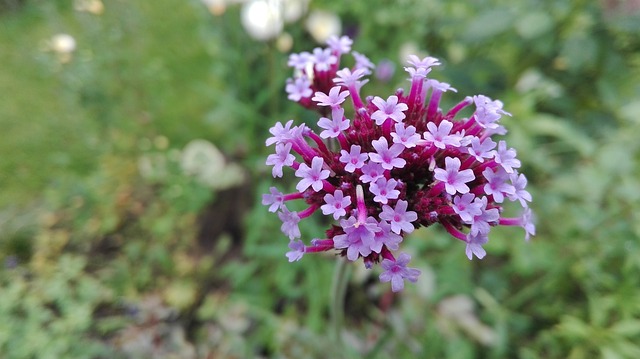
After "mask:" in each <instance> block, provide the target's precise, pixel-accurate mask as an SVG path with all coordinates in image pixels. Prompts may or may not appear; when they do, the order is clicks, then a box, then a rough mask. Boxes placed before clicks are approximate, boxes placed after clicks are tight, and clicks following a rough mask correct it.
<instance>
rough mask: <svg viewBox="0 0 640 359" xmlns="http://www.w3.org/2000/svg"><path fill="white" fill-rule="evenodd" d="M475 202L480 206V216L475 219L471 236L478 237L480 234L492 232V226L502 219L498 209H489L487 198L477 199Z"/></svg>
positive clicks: (472, 223) (472, 222) (470, 232)
mask: <svg viewBox="0 0 640 359" xmlns="http://www.w3.org/2000/svg"><path fill="white" fill-rule="evenodd" d="M474 202H478V203H479V204H480V214H479V215H477V216H474V217H473V220H472V221H471V223H469V224H470V225H471V228H470V230H469V234H471V235H478V234H479V233H484V234H488V233H489V231H490V230H491V224H492V223H496V222H497V221H498V219H500V212H499V211H498V209H497V208H489V209H488V208H487V204H488V202H487V197H484V196H483V197H480V198H478V197H476V199H475V200H474Z"/></svg>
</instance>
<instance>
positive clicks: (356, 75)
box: [333, 68, 367, 87]
mask: <svg viewBox="0 0 640 359" xmlns="http://www.w3.org/2000/svg"><path fill="white" fill-rule="evenodd" d="M366 74H367V72H366V70H365V69H356V70H355V71H353V72H351V70H349V69H348V68H344V69H342V70H340V71H338V72H336V75H337V76H338V77H337V78H335V79H334V80H333V82H334V83H335V84H336V85H344V86H346V87H360V84H361V82H362V81H360V79H361V78H362V77H363V76H364V75H366Z"/></svg>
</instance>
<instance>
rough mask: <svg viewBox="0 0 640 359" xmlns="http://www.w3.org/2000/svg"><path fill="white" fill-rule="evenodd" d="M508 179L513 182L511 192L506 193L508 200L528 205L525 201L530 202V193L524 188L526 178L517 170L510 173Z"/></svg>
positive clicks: (524, 205) (523, 205) (525, 206)
mask: <svg viewBox="0 0 640 359" xmlns="http://www.w3.org/2000/svg"><path fill="white" fill-rule="evenodd" d="M509 179H510V180H511V183H512V184H513V190H514V191H513V193H511V194H508V195H507V196H508V197H509V199H510V200H512V201H520V204H521V205H522V207H524V208H527V207H528V206H529V205H528V204H527V202H531V200H532V198H531V193H529V192H528V191H527V190H525V187H527V178H526V177H525V176H524V175H523V174H522V173H520V174H518V172H514V173H511V174H510V175H509Z"/></svg>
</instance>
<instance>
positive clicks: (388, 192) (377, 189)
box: [369, 178, 400, 204]
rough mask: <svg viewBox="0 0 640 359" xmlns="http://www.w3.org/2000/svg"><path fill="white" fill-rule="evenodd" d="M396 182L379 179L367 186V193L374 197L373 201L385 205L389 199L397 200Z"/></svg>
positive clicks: (398, 192) (398, 193)
mask: <svg viewBox="0 0 640 359" xmlns="http://www.w3.org/2000/svg"><path fill="white" fill-rule="evenodd" d="M397 185H398V181H396V180H394V179H393V178H392V179H389V180H387V179H385V178H380V179H379V180H377V181H376V182H374V183H372V184H371V185H370V186H369V191H371V193H373V194H374V195H375V197H373V200H374V201H375V202H378V203H382V204H387V203H388V202H389V200H390V199H397V198H398V196H399V195H400V191H398V190H397V189H396V186H397Z"/></svg>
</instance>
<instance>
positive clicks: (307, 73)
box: [263, 36, 535, 292]
mask: <svg viewBox="0 0 640 359" xmlns="http://www.w3.org/2000/svg"><path fill="white" fill-rule="evenodd" d="M327 43H328V45H329V47H328V48H326V49H321V48H317V49H314V50H313V52H312V53H308V52H304V53H301V54H293V55H291V56H290V58H289V66H291V67H293V68H294V69H295V74H296V75H295V77H296V78H294V79H289V81H288V82H287V93H289V98H290V99H292V100H293V101H295V102H298V103H299V104H301V105H303V106H305V107H307V108H309V109H313V110H316V111H318V112H319V113H320V114H321V117H320V118H319V120H318V123H317V125H318V127H319V128H321V129H323V131H322V132H321V133H320V134H316V133H315V132H314V131H313V130H312V129H311V128H309V127H307V126H306V125H304V124H301V125H298V126H294V125H293V120H290V121H288V122H286V123H285V124H284V125H283V124H282V123H280V122H278V123H277V124H276V125H275V126H274V127H273V128H271V130H270V132H271V134H272V135H273V136H272V137H270V138H268V139H267V140H266V145H267V146H271V145H274V144H275V154H272V155H270V156H269V157H268V159H267V164H268V165H272V166H273V169H272V174H273V176H274V177H281V176H282V175H283V168H284V167H290V168H291V169H292V170H293V171H294V172H295V175H296V177H298V178H299V180H298V184H297V186H296V189H297V192H294V193H290V194H283V193H281V192H279V191H278V190H277V189H275V188H272V189H271V191H270V192H271V193H269V194H265V195H264V197H263V204H265V205H267V206H269V211H271V212H277V213H278V217H279V218H280V219H281V220H282V222H283V224H282V227H281V229H282V231H283V233H284V234H285V235H287V236H288V237H289V239H290V241H291V243H290V245H289V248H290V249H291V251H290V252H288V253H287V257H288V258H289V260H290V261H298V260H300V259H301V258H302V257H303V255H304V254H306V253H313V252H321V251H328V250H337V251H338V252H339V253H340V254H341V255H343V256H346V257H347V259H349V260H351V261H355V260H357V259H358V258H362V259H363V261H364V263H365V266H366V267H367V268H369V267H371V266H373V264H375V263H381V266H382V268H383V269H384V272H383V273H382V274H381V275H380V280H381V281H383V282H391V289H392V290H393V291H394V292H395V291H399V290H401V289H402V288H403V287H404V281H410V282H414V281H416V279H417V277H418V275H419V274H420V271H418V270H416V269H413V268H409V267H408V266H407V265H408V262H409V260H410V256H409V255H408V254H405V253H400V254H399V255H398V257H397V258H396V256H395V255H394V253H392V252H394V251H397V250H398V249H399V244H400V242H401V241H402V240H403V238H404V237H405V235H406V234H409V233H411V232H413V231H414V230H415V229H416V228H418V227H421V226H424V227H428V226H431V225H433V224H436V223H439V224H440V225H442V226H443V227H444V229H445V230H446V231H447V232H448V233H449V234H450V235H451V236H453V237H454V238H456V239H458V240H460V241H462V242H463V243H464V245H465V254H466V255H467V257H468V258H469V259H472V258H473V257H474V256H475V257H477V258H479V259H482V258H483V257H484V256H485V255H486V251H485V249H484V248H483V246H484V245H485V244H486V243H487V242H488V241H489V232H490V230H491V228H492V227H494V226H498V225H503V226H519V227H522V228H523V229H524V231H525V239H529V237H530V236H532V235H534V234H535V226H534V224H533V215H532V213H531V210H530V209H529V206H528V202H530V201H531V200H532V198H531V194H530V193H529V192H528V191H527V190H526V185H527V179H526V177H525V176H524V175H523V174H521V173H518V169H519V168H520V161H519V160H518V159H517V158H516V151H515V149H513V148H510V147H508V146H507V144H506V142H505V141H503V140H499V141H498V142H497V143H496V141H493V140H492V139H491V137H492V136H495V135H499V134H504V133H505V130H504V128H503V127H502V126H501V125H499V124H498V122H499V120H500V118H501V117H502V116H503V115H507V116H510V114H509V113H508V112H506V111H504V110H503V104H502V102H500V101H498V100H492V99H490V98H489V97H487V96H483V95H477V96H473V97H465V98H464V99H462V101H460V102H459V103H458V104H457V105H455V106H453V107H452V108H451V109H449V110H448V111H446V112H443V110H442V109H441V108H440V99H441V97H442V95H443V94H444V93H445V92H447V91H453V92H455V89H453V88H452V87H451V86H450V85H449V84H446V83H444V82H439V81H436V80H434V79H430V78H428V75H429V74H430V72H431V69H432V67H434V66H438V65H440V62H439V61H438V59H436V58H433V57H424V58H420V57H418V56H416V55H407V62H408V64H409V65H410V66H408V67H406V68H405V70H406V72H407V73H409V75H410V78H409V81H410V83H411V88H410V90H409V91H408V93H407V92H405V91H404V90H403V89H399V90H397V91H396V92H395V93H394V94H393V95H391V96H369V97H367V98H366V99H365V101H363V99H362V96H361V95H360V89H361V88H362V86H363V85H364V84H365V83H366V82H367V80H366V79H363V77H364V76H366V75H367V74H370V71H369V69H370V67H369V66H368V64H367V62H366V61H364V57H363V55H361V54H357V53H352V55H354V57H356V60H357V61H356V65H355V66H354V67H353V68H351V69H349V68H341V67H340V60H341V58H342V56H345V55H347V54H349V53H350V52H351V45H352V42H351V40H350V39H349V38H346V37H341V38H338V37H337V36H334V37H330V38H329V40H328V41H327ZM311 92H312V93H314V94H315V95H314V96H313V97H311V96H310V95H309V93H311ZM349 102H350V103H351V105H352V106H353V111H349V112H347V111H345V108H346V104H347V103H349ZM469 106H474V107H475V109H474V112H473V113H472V115H471V116H469V117H468V118H467V117H465V118H459V116H458V113H459V112H460V111H461V110H462V109H464V108H466V107H469ZM347 113H348V116H349V117H350V118H352V119H347V117H346V116H347ZM329 115H330V116H331V119H329ZM296 155H297V156H296ZM300 199H302V200H303V201H304V202H306V203H307V205H308V207H307V208H306V209H304V210H302V211H300V212H296V211H291V210H290V209H289V208H288V207H287V204H288V202H289V201H293V200H300ZM506 201H510V202H513V203H514V204H515V205H516V206H518V205H519V206H520V207H521V208H522V210H523V213H522V215H521V216H519V217H516V218H506V217H502V215H501V214H502V212H503V203H504V202H506ZM318 209H320V210H321V211H322V214H323V215H326V216H331V217H333V220H335V221H338V222H339V225H335V224H334V225H332V226H331V227H330V228H329V229H328V230H327V231H326V233H325V235H326V238H324V239H313V240H312V241H311V243H310V245H308V246H306V245H304V242H301V241H300V240H298V238H300V236H301V233H300V229H299V227H298V224H299V222H300V221H301V220H302V219H304V218H307V217H309V216H311V215H312V214H313V213H315V212H317V210H318Z"/></svg>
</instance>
